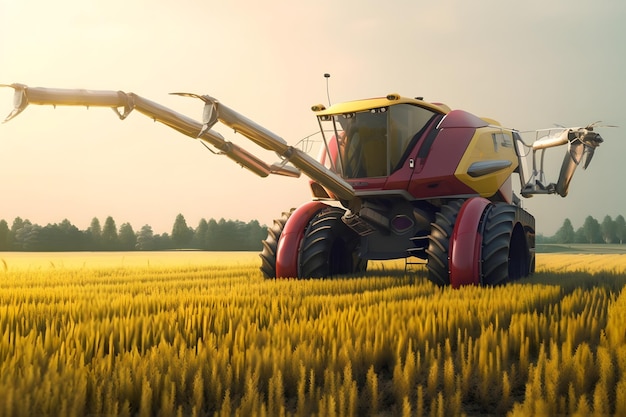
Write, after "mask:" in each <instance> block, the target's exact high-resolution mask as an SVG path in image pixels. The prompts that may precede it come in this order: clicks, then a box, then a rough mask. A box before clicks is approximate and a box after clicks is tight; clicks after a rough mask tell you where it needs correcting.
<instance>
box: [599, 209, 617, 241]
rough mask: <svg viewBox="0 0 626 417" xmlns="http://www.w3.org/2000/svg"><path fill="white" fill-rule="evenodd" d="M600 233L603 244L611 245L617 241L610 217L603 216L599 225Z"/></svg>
mask: <svg viewBox="0 0 626 417" xmlns="http://www.w3.org/2000/svg"><path fill="white" fill-rule="evenodd" d="M600 232H601V233H602V239H603V240H604V243H613V242H614V241H615V240H617V238H616V236H615V223H614V222H613V219H611V216H608V215H607V216H604V220H602V223H601V224H600Z"/></svg>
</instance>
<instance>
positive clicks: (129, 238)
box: [118, 223, 137, 250]
mask: <svg viewBox="0 0 626 417" xmlns="http://www.w3.org/2000/svg"><path fill="white" fill-rule="evenodd" d="M118 239H119V244H120V246H119V247H120V249H121V250H135V246H136V245H137V235H135V231H134V230H133V227H132V226H131V225H130V223H124V224H122V225H121V226H120V233H119V236H118Z"/></svg>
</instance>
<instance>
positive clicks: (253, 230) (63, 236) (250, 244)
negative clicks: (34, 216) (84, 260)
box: [0, 214, 267, 252]
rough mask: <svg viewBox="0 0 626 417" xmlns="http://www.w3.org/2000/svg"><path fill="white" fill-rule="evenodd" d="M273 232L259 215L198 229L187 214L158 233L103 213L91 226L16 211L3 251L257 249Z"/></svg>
mask: <svg viewBox="0 0 626 417" xmlns="http://www.w3.org/2000/svg"><path fill="white" fill-rule="evenodd" d="M266 236H267V227H266V226H261V225H260V224H259V222H258V221H257V220H252V221H250V222H248V223H244V222H242V221H239V220H224V219H220V220H219V221H216V220H215V219H210V220H209V221H207V220H205V219H204V218H203V219H201V220H200V222H199V223H198V226H197V227H196V228H195V229H194V228H192V227H189V226H188V225H187V222H186V220H185V217H184V216H183V215H182V214H179V215H177V216H176V219H175V221H174V225H173V226H172V231H171V233H169V234H168V233H162V234H157V233H154V231H153V230H152V227H151V226H150V225H148V224H146V225H144V226H142V227H141V229H139V230H138V231H135V230H134V229H133V227H132V226H131V224H130V223H123V224H122V225H121V226H120V227H119V228H118V227H117V226H116V224H115V220H113V218H112V217H111V216H109V217H107V218H106V220H105V221H104V225H101V223H100V221H99V220H98V218H97V217H94V218H93V219H92V220H91V224H90V226H89V228H88V229H87V230H80V229H78V228H77V227H76V226H74V225H73V224H72V223H71V222H70V221H69V220H67V219H64V220H63V221H61V222H60V223H54V224H48V225H46V226H40V225H38V224H34V223H31V222H30V221H29V220H27V219H26V220H23V219H22V218H20V217H16V218H15V219H14V220H13V223H12V225H11V227H9V225H8V223H7V222H6V221H5V220H4V219H1V220H0V251H33V252H34V251H42V252H43V251H46V252H48V251H50V252H57V251H58V252H61V251H134V250H140V251H153V250H168V249H198V250H208V251H248V250H250V251H252V250H254V251H257V250H261V248H262V244H261V240H262V239H265V238H266Z"/></svg>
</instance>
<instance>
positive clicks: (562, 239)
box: [537, 214, 626, 244]
mask: <svg viewBox="0 0 626 417" xmlns="http://www.w3.org/2000/svg"><path fill="white" fill-rule="evenodd" d="M625 240H626V221H625V220H624V216H622V215H621V214H620V215H618V216H617V217H616V218H615V219H612V218H611V216H608V215H607V216H605V217H604V219H603V220H602V222H601V223H600V222H599V221H598V220H596V219H595V218H593V217H592V216H587V218H586V219H585V222H584V223H583V225H582V226H581V227H579V228H578V229H577V230H574V226H573V225H572V222H571V221H570V219H565V220H564V221H563V225H562V226H561V228H560V229H559V230H557V232H556V233H555V234H554V236H550V237H543V236H538V239H537V242H538V243H619V244H623V243H624V241H625Z"/></svg>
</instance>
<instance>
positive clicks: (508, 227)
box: [481, 203, 534, 285]
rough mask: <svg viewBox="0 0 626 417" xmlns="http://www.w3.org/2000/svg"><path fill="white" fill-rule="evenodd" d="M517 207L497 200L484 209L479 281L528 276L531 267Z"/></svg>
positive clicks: (496, 282) (501, 281)
mask: <svg viewBox="0 0 626 417" xmlns="http://www.w3.org/2000/svg"><path fill="white" fill-rule="evenodd" d="M517 210H519V209H518V208H517V207H515V206H513V205H510V204H504V203H499V204H495V205H494V206H493V207H492V209H491V210H490V211H489V212H488V213H487V217H486V219H485V229H484V232H483V246H482V256H481V258H482V259H481V260H482V284H483V285H499V284H504V283H506V282H507V281H513V280H516V279H519V278H522V277H525V276H528V275H529V274H530V273H531V272H532V271H531V269H534V266H533V265H531V260H530V253H529V250H528V246H527V244H526V237H525V235H524V228H523V226H522V225H521V224H520V223H517V222H516V211H517Z"/></svg>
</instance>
